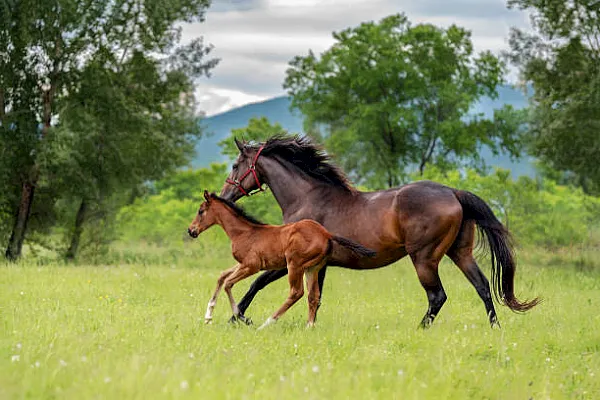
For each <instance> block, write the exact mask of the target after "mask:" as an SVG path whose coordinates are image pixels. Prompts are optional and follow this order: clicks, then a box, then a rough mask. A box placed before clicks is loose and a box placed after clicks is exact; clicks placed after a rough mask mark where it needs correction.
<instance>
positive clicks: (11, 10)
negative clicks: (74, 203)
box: [0, 0, 216, 259]
mask: <svg viewBox="0 0 600 400" xmlns="http://www.w3.org/2000/svg"><path fill="white" fill-rule="evenodd" d="M208 5H209V0H183V1H182V0H176V1H175V0H172V1H170V0H168V1H160V2H159V1H156V0H144V1H138V0H114V1H99V0H90V1H87V2H81V1H76V0H51V1H44V2H38V1H32V0H23V1H14V2H3V4H2V6H1V7H0V11H1V12H2V15H0V20H1V21H2V22H0V39H2V41H1V43H0V54H2V55H4V57H0V59H1V61H0V72H1V74H0V79H1V80H2V81H1V82H0V87H2V88H8V89H7V90H6V89H5V90H3V91H2V92H0V100H1V101H0V104H1V105H2V107H0V109H2V111H1V112H0V119H1V120H0V135H2V142H3V143H2V147H1V150H0V151H2V153H3V154H7V153H8V152H9V151H10V149H15V148H18V149H19V151H18V152H16V153H13V154H11V157H10V160H9V161H4V162H3V163H2V165H1V166H0V168H2V169H3V170H9V171H11V178H9V181H8V182H0V183H7V184H8V185H9V190H8V192H9V193H11V194H13V197H14V198H15V199H17V200H16V201H14V202H11V204H10V205H9V208H11V207H10V206H12V207H13V208H14V209H15V212H12V213H11V214H12V215H14V216H15V217H14V224H13V228H12V232H11V236H10V239H9V242H8V246H7V250H6V256H7V257H8V258H9V259H15V258H17V257H19V255H20V253H21V247H22V244H23V240H24V238H25V232H26V230H27V225H28V221H29V217H30V215H31V207H32V204H35V203H34V193H35V192H36V190H39V187H40V184H42V183H44V182H45V183H47V184H49V185H51V186H53V187H54V188H60V187H63V188H64V187H67V188H69V189H70V190H68V193H69V194H70V195H79V196H80V200H81V202H80V210H81V209H83V211H85V200H86V199H87V198H88V197H90V193H103V194H104V195H105V196H106V197H108V196H110V194H111V190H113V189H114V188H115V187H117V186H120V185H127V184H131V183H132V182H133V181H136V180H137V181H138V182H139V180H142V179H148V178H152V177H155V176H157V175H160V174H157V171H159V170H160V169H161V168H162V169H164V168H166V167H167V166H168V165H173V164H177V163H180V162H181V152H182V151H183V153H185V151H184V150H185V149H187V148H188V147H189V146H187V141H189V139H190V137H189V135H188V134H191V135H193V134H197V130H196V129H192V124H190V121H191V120H192V119H191V118H190V117H191V115H190V110H191V102H190V101H189V99H190V98H192V97H191V96H192V95H191V79H193V78H194V77H197V76H200V75H202V74H205V73H207V72H208V70H210V68H212V67H214V66H215V64H216V60H210V61H208V62H207V61H205V58H204V57H205V56H206V54H207V53H208V51H209V50H210V48H209V47H206V46H204V45H203V43H202V41H201V40H200V39H196V40H193V41H192V42H190V43H189V44H188V45H186V46H180V45H179V39H180V36H181V35H180V34H181V28H180V27H179V24H180V23H181V22H192V21H202V20H203V18H204V12H205V10H206V8H207V7H208ZM7 21H8V23H7ZM151 78H154V79H155V81H152V82H150V81H149V79H151ZM142 84H144V85H147V87H142ZM182 95H183V97H182ZM57 121H58V122H59V125H60V127H58V128H55V127H56V122H57ZM86 124H87V126H86ZM135 124H139V125H138V126H134V125H135ZM38 125H40V127H39V128H38ZM188 129H189V131H188V132H183V131H185V130H188ZM54 130H56V131H57V132H53V131H54ZM113 130H118V132H114V131H113ZM143 130H145V132H143ZM109 131H110V134H111V135H114V137H113V140H112V141H111V140H105V139H106V134H107V133H108V132H109ZM119 135H120V136H119ZM169 143H174V144H173V145H172V146H169V145H168V144H169ZM145 152H146V153H147V154H145ZM144 157H146V163H147V164H149V165H150V166H142V165H141V163H140V160H141V159H142V158H144ZM59 166H60V167H69V168H66V169H65V168H62V169H61V168H59ZM99 169H100V172H98V171H99ZM58 171H60V173H56V172H58ZM43 172H55V173H56V174H55V175H54V177H57V176H58V177H60V179H62V180H63V181H64V182H66V185H63V186H61V185H60V184H58V183H57V182H51V181H50V180H49V179H47V178H48V177H46V178H44V177H41V173H43ZM91 173H93V174H95V175H93V176H92V177H93V178H94V179H91V180H88V179H86V178H89V177H90V174H91ZM127 174H130V175H131V176H132V177H133V179H131V177H130V176H127ZM16 188H18V189H16ZM36 188H37V189H36ZM19 192H20V193H19ZM14 193H18V194H16V195H14ZM9 202H10V200H9ZM0 209H1V208H0ZM78 214H79V213H78ZM83 214H85V213H83ZM78 220H80V221H83V220H85V218H78ZM76 225H77V224H76ZM76 230H77V229H76Z"/></svg>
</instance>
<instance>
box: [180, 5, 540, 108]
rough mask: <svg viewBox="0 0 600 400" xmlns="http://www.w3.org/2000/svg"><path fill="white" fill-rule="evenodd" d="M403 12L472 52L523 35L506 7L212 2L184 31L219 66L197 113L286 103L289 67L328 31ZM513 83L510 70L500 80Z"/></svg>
mask: <svg viewBox="0 0 600 400" xmlns="http://www.w3.org/2000/svg"><path fill="white" fill-rule="evenodd" d="M399 12H404V13H405V14H406V15H407V17H408V18H409V20H410V21H411V22H412V23H413V24H420V23H431V24H434V25H437V26H440V27H447V26H449V25H451V24H456V25H458V26H461V27H463V28H465V29H467V30H469V31H470V32H471V34H472V40H473V44H474V50H475V52H477V53H478V52H480V51H484V50H490V51H492V53H494V54H496V55H498V54H499V53H500V52H501V51H502V50H506V49H508V41H507V39H508V33H509V30H510V28H512V27H518V28H521V29H525V30H529V29H530V23H529V16H528V14H527V13H525V12H523V11H520V10H509V9H508V7H507V4H506V1H505V0H457V1H454V2H452V4H450V5H449V4H448V2H446V1H444V0H422V1H420V2H418V3H415V2H411V1H407V0H345V1H342V0H326V1H316V0H216V1H214V2H213V4H212V5H211V7H210V8H209V9H208V12H207V14H206V20H205V21H204V22H202V23H193V24H183V25H182V38H183V41H184V42H185V41H189V40H191V39H192V38H195V37H198V36H202V37H203V38H204V41H205V43H207V44H211V45H213V46H214V49H213V51H212V52H211V55H210V56H211V57H216V58H220V59H221V62H219V64H218V65H217V66H216V68H215V69H214V70H213V71H212V72H211V77H210V78H208V79H201V80H199V81H198V82H197V85H196V91H195V92H196V95H197V101H198V106H199V108H198V111H199V112H201V113H204V114H205V117H212V116H215V115H219V114H222V113H224V112H227V111H230V110H232V109H235V108H238V107H242V106H245V105H249V104H255V103H260V102H264V101H267V100H269V99H273V98H277V97H281V96H286V95H287V93H286V92H285V90H284V89H283V87H282V84H283V79H284V77H285V71H286V69H287V67H288V62H289V61H290V60H291V59H292V58H293V57H294V56H297V55H300V56H301V55H306V54H307V53H308V51H309V50H312V51H313V52H314V53H315V54H321V53H322V52H323V51H325V50H327V49H328V48H329V47H330V46H331V45H332V44H333V43H334V40H333V37H332V32H338V31H340V30H342V29H345V28H348V27H354V26H357V25H359V24H360V23H362V22H368V21H379V20H380V19H381V18H383V17H385V16H388V15H391V14H396V13H399ZM506 79H507V81H508V82H509V83H512V82H515V81H516V80H517V79H516V73H515V71H514V69H513V68H509V73H508V74H507V77H506Z"/></svg>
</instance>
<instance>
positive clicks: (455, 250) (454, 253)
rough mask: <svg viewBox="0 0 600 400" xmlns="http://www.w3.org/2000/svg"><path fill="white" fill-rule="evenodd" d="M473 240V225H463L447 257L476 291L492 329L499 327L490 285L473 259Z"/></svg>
mask: <svg viewBox="0 0 600 400" xmlns="http://www.w3.org/2000/svg"><path fill="white" fill-rule="evenodd" d="M474 238H475V225H474V224H473V223H465V224H463V227H462V229H461V231H460V233H459V235H458V237H457V239H456V241H455V242H454V245H453V246H452V247H451V248H450V250H449V251H448V257H450V259H452V261H454V263H455V264H456V265H457V266H458V268H460V270H461V271H462V272H463V273H464V274H465V276H466V277H467V279H468V280H469V282H471V284H472V285H473V286H474V287H475V290H477V294H478V295H479V297H481V300H482V301H483V304H484V305H485V311H486V313H487V315H488V318H489V320H490V325H491V326H492V327H494V326H498V327H500V323H499V322H498V317H497V315H496V310H495V309H494V302H493V301H492V294H491V292H490V283H489V281H488V280H487V278H486V277H485V275H484V274H483V272H481V269H479V266H478V265H477V262H475V258H473V241H474Z"/></svg>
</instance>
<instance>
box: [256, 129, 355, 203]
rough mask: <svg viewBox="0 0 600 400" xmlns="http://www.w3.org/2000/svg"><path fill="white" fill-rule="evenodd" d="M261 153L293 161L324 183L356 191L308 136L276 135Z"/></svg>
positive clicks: (293, 163)
mask: <svg viewBox="0 0 600 400" xmlns="http://www.w3.org/2000/svg"><path fill="white" fill-rule="evenodd" d="M261 155H264V156H266V157H273V158H279V159H280V160H284V161H287V162H288V163H291V164H292V165H293V166H294V167H296V168H297V169H298V170H300V171H301V172H303V173H305V174H307V175H308V176H310V177H312V178H315V179H317V180H319V181H321V182H323V183H326V184H328V185H331V186H335V187H338V188H341V189H344V190H346V191H349V192H354V191H356V189H354V188H353V187H352V185H351V184H350V182H349V181H348V178H347V177H346V175H345V174H344V173H343V172H342V170H340V169H339V168H338V167H337V166H336V165H335V164H333V163H332V162H331V157H330V156H329V155H328V154H327V153H326V152H325V150H324V149H323V148H322V147H320V146H319V145H317V144H315V143H312V142H311V141H310V139H309V138H308V137H306V136H299V135H293V136H289V135H275V136H272V137H270V138H269V139H267V141H266V142H265V143H264V148H263V150H262V152H261Z"/></svg>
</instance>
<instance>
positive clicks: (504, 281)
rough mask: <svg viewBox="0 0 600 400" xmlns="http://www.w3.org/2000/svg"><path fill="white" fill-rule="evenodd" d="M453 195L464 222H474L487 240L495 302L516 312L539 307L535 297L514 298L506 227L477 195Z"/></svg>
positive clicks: (460, 192)
mask: <svg viewBox="0 0 600 400" xmlns="http://www.w3.org/2000/svg"><path fill="white" fill-rule="evenodd" d="M454 193H455V195H456V198H457V199H458V201H459V203H460V205H461V206H462V208H463V220H465V221H466V220H473V221H475V223H476V224H477V227H478V228H479V232H480V234H482V236H485V238H486V239H487V243H488V245H489V250H490V253H491V258H492V288H493V290H494V295H495V296H496V299H497V300H498V301H500V302H501V303H503V304H505V305H506V306H508V308H510V309H511V310H513V311H517V312H524V311H527V310H529V309H531V308H533V307H534V306H535V305H537V304H538V303H539V299H538V298H537V297H536V298H535V299H533V300H530V301H519V300H517V298H516V297H515V290H514V280H515V270H516V265H515V256H514V250H513V245H512V243H511V236H510V233H509V232H508V230H507V229H506V227H505V226H504V225H502V223H501V222H500V221H499V220H498V218H496V216H495V215H494V212H493V211H492V209H491V208H490V207H489V206H488V205H487V204H486V203H485V202H484V201H483V200H482V199H481V198H480V197H478V196H477V195H475V194H473V193H471V192H467V191H465V190H455V191H454Z"/></svg>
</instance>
